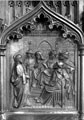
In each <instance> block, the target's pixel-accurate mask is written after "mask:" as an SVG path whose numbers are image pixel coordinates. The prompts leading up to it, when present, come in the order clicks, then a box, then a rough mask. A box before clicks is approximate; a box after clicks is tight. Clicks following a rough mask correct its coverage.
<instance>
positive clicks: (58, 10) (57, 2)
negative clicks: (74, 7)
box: [54, 1, 62, 14]
mask: <svg viewBox="0 0 84 120" xmlns="http://www.w3.org/2000/svg"><path fill="white" fill-rule="evenodd" d="M54 5H55V8H56V12H57V13H60V14H61V9H62V7H61V1H54Z"/></svg>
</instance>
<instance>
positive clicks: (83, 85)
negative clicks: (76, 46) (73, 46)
mask: <svg viewBox="0 0 84 120" xmlns="http://www.w3.org/2000/svg"><path fill="white" fill-rule="evenodd" d="M79 108H80V109H79V111H80V120H84V45H80V104H79Z"/></svg>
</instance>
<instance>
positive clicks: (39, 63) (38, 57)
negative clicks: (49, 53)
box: [34, 51, 44, 87]
mask: <svg viewBox="0 0 84 120" xmlns="http://www.w3.org/2000/svg"><path fill="white" fill-rule="evenodd" d="M43 60H44V59H43V56H42V54H41V52H40V51H36V52H35V65H34V79H35V82H36V87H40V86H41V77H42V76H41V74H42V71H43Z"/></svg>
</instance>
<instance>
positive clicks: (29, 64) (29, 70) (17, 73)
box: [11, 40, 75, 108]
mask: <svg viewBox="0 0 84 120" xmlns="http://www.w3.org/2000/svg"><path fill="white" fill-rule="evenodd" d="M43 42H44V43H45V44H46V43H47V44H48V45H49V48H50V50H49V51H46V52H47V54H46V56H45V55H44V53H43V52H42V51H41V49H40V50H39V51H38V50H37V51H35V50H34V51H33V50H32V48H31V45H32V42H29V43H28V50H27V51H26V52H25V53H24V55H23V56H22V55H20V54H19V53H18V54H16V55H15V56H13V61H14V64H13V67H12V74H11V83H12V86H13V97H14V99H13V101H12V102H13V107H14V108H19V107H27V106H28V107H33V106H37V107H38V106H40V107H41V106H46V107H47V106H50V107H56V106H59V107H63V106H65V105H66V100H67V101H71V100H72V99H73V98H74V95H75V91H74V90H75V88H74V87H75V86H74V83H73V72H74V71H75V68H74V63H73V62H72V63H73V64H72V65H70V64H69V62H67V61H69V52H67V51H57V50H58V49H57V47H58V44H57V43H55V44H56V48H55V49H54V50H53V49H52V45H51V44H50V43H49V42H48V41H46V40H45V41H42V42H41V43H40V44H39V46H41V44H42V43H43ZM44 52H45V51H44Z"/></svg>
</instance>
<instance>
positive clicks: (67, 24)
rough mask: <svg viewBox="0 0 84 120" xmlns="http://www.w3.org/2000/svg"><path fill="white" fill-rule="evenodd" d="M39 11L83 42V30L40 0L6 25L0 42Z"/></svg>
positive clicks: (5, 41) (30, 20)
mask: <svg viewBox="0 0 84 120" xmlns="http://www.w3.org/2000/svg"><path fill="white" fill-rule="evenodd" d="M41 13H44V14H45V16H48V17H50V18H49V19H51V24H53V25H56V26H61V27H62V28H61V29H62V30H64V31H65V32H67V31H68V32H69V33H70V34H72V36H73V35H75V40H76V41H78V43H79V44H82V43H84V40H83V36H84V35H83V32H82V31H81V30H80V28H79V27H78V26H76V25H75V24H74V23H73V22H71V21H70V20H68V19H65V18H64V17H63V16H62V15H60V14H57V13H55V12H54V11H52V10H51V9H50V8H49V7H48V6H47V5H46V4H45V3H44V2H43V1H41V2H40V3H39V4H38V5H37V7H36V8H35V9H34V10H33V11H31V12H30V13H29V14H26V15H24V16H23V17H21V18H20V19H18V20H16V21H15V22H13V23H12V24H11V25H10V26H9V27H7V28H6V29H5V31H3V33H2V36H1V40H0V41H1V44H6V43H7V41H8V39H7V37H8V36H9V35H10V34H11V33H12V32H18V34H19V31H18V28H20V27H21V26H22V25H23V24H25V23H28V21H29V23H31V24H32V22H33V21H32V20H33V19H34V18H35V17H36V16H38V15H39V14H41ZM20 36H21V34H20Z"/></svg>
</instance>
